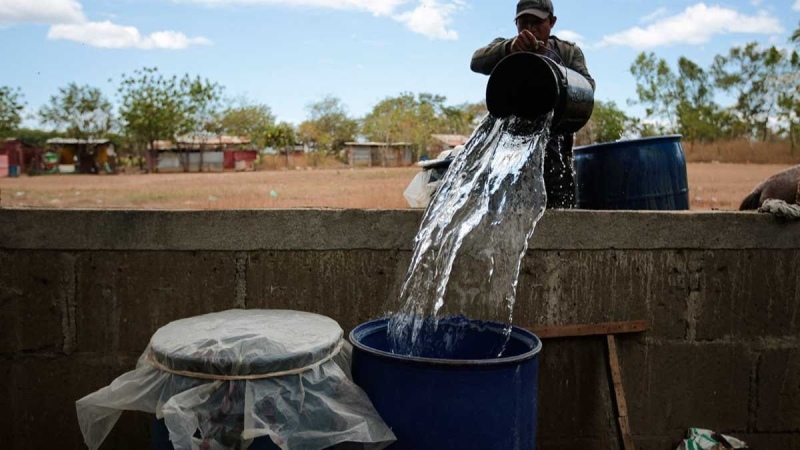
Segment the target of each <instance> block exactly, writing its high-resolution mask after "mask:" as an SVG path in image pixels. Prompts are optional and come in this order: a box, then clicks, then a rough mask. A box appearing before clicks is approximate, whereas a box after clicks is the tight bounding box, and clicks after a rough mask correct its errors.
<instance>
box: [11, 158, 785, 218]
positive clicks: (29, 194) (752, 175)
mask: <svg viewBox="0 0 800 450" xmlns="http://www.w3.org/2000/svg"><path fill="white" fill-rule="evenodd" d="M787 167H789V166H788V165H775V164H770V165H756V164H713V163H712V164H697V163H690V164H689V165H688V173H689V189H690V198H691V204H692V209H694V210H709V209H721V210H735V209H738V206H739V203H741V201H742V199H743V198H744V197H745V196H746V195H747V194H748V193H749V192H750V191H751V190H752V189H753V188H754V187H755V186H756V185H757V184H758V183H759V182H760V181H761V180H763V179H764V178H767V177H768V176H770V175H772V174H774V173H776V172H779V171H781V170H783V169H785V168H787ZM418 172H419V169H417V168H413V167H412V168H402V169H382V168H379V169H338V170H336V169H326V170H278V171H261V172H245V173H233V172H226V173H191V174H183V173H181V174H151V175H50V176H36V177H28V176H22V177H20V178H0V208H94V209H253V208H357V209H404V208H408V204H407V203H406V201H405V199H404V198H403V190H404V189H405V188H406V186H407V185H408V183H409V182H410V181H411V179H412V178H413V177H414V175H415V174H417V173H418Z"/></svg>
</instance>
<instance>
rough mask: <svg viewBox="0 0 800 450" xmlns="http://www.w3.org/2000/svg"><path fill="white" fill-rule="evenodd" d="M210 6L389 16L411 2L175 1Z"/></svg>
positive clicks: (407, 0)
mask: <svg viewBox="0 0 800 450" xmlns="http://www.w3.org/2000/svg"><path fill="white" fill-rule="evenodd" d="M174 1H177V2H181V3H199V4H203V5H209V6H227V5H274V6H293V7H300V8H324V9H343V10H346V9H349V10H359V11H367V12H370V13H372V14H375V15H376V16H388V15H391V14H392V13H393V12H395V10H396V9H397V8H398V7H399V6H401V5H403V4H405V3H408V2H409V1H410V0H174Z"/></svg>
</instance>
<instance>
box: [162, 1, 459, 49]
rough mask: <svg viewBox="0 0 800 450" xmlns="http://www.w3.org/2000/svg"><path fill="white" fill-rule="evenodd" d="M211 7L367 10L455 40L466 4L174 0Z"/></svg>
mask: <svg viewBox="0 0 800 450" xmlns="http://www.w3.org/2000/svg"><path fill="white" fill-rule="evenodd" d="M173 1H176V2H182V3H197V4H203V5H208V6H229V5H264V6H285V7H298V8H316V9H338V10H352V11H365V12H369V13H372V14H373V15H375V16H378V17H391V18H392V19H394V20H396V21H398V22H400V23H403V24H405V26H406V27H408V29H410V30H411V31H413V32H415V33H419V34H422V35H424V36H427V37H429V38H431V39H443V40H455V39H458V33H456V31H455V30H453V29H452V28H451V25H452V23H453V13H454V12H456V11H457V10H459V9H460V8H462V7H464V5H465V1H464V0H173Z"/></svg>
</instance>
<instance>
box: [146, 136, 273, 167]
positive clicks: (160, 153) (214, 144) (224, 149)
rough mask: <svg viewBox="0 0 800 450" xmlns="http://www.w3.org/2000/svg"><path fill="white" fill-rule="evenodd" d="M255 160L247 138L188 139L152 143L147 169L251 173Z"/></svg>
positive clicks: (193, 137)
mask: <svg viewBox="0 0 800 450" xmlns="http://www.w3.org/2000/svg"><path fill="white" fill-rule="evenodd" d="M257 157H258V151H257V150H255V149H253V148H251V146H250V139H249V138H247V137H238V136H212V135H192V136H183V137H180V138H178V139H177V140H176V141H175V142H173V141H155V142H153V146H152V149H150V150H148V152H147V168H148V170H149V171H151V172H185V171H189V172H222V171H223V170H226V169H229V170H252V169H253V166H254V163H255V160H256V158H257Z"/></svg>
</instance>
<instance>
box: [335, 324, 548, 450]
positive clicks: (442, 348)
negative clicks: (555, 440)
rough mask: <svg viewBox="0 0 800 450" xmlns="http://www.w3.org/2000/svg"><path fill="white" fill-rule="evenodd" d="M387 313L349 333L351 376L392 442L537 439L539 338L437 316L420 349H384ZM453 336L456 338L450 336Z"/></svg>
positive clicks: (484, 447)
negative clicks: (411, 352)
mask: <svg viewBox="0 0 800 450" xmlns="http://www.w3.org/2000/svg"><path fill="white" fill-rule="evenodd" d="M387 323H388V320H387V319H381V320H377V321H373V322H368V323H365V324H362V325H360V326H358V327H356V328H355V329H354V330H353V331H352V332H351V333H350V341H351V342H352V343H353V346H354V349H353V380H354V381H355V382H356V383H357V384H358V385H359V386H361V387H362V388H363V389H364V391H366V392H367V394H368V395H369V397H370V399H371V400H372V402H373V404H374V405H375V409H377V410H378V412H379V413H380V414H381V417H383V419H384V420H385V421H386V423H387V424H388V425H389V426H390V427H391V428H392V431H394V433H395V434H396V435H397V442H396V443H395V444H394V445H392V447H391V449H392V450H395V449H397V450H403V449H408V450H412V449H413V450H420V449H436V450H451V449H452V450H456V449H459V450H462V449H481V450H494V449H496V450H517V449H520V450H521V449H525V450H531V449H533V448H535V446H536V420H537V412H538V375H539V358H538V354H539V351H540V350H541V342H540V341H539V339H538V338H537V337H536V336H534V335H533V334H532V333H530V332H528V331H525V330H523V329H521V328H516V327H514V328H513V331H512V334H511V339H510V340H509V342H508V344H507V346H506V349H505V351H504V352H503V356H501V357H499V358H497V357H493V356H492V355H497V354H498V353H497V351H496V350H497V349H498V348H502V342H503V335H502V332H503V325H501V324H494V323H485V322H475V321H468V320H466V319H462V318H450V319H444V320H442V321H440V323H439V326H438V328H437V331H436V333H435V335H434V336H432V337H431V338H430V341H431V342H438V343H445V344H443V345H435V346H432V347H431V348H429V349H426V350H425V351H424V352H423V353H421V355H422V356H421V357H411V356H403V355H398V354H393V353H391V352H390V351H389V344H388V341H387V333H386V330H387ZM454 338H456V339H454Z"/></svg>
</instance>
